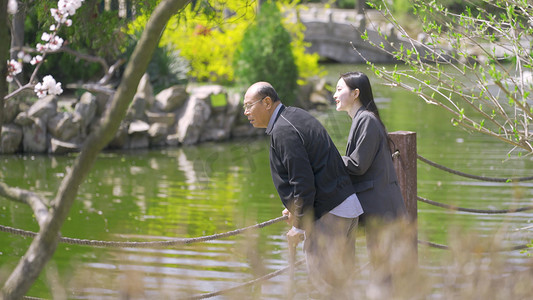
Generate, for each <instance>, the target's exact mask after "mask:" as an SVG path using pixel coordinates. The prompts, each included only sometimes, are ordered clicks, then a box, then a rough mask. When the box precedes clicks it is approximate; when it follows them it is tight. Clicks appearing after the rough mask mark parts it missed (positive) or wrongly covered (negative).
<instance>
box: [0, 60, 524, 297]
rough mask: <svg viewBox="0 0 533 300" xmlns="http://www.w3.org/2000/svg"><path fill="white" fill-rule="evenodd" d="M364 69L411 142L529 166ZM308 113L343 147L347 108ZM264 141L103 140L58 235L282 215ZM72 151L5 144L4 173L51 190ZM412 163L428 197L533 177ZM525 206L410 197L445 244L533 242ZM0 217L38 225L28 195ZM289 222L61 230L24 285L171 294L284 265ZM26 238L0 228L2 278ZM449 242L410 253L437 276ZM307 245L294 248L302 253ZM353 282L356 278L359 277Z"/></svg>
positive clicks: (58, 292)
mask: <svg viewBox="0 0 533 300" xmlns="http://www.w3.org/2000/svg"><path fill="white" fill-rule="evenodd" d="M326 67H327V70H328V73H329V75H328V81H329V82H330V83H331V84H332V85H334V84H335V83H336V80H337V78H338V77H337V76H338V74H340V73H341V72H344V71H350V70H355V69H358V70H363V71H366V68H365V66H354V65H329V66H326ZM367 74H369V75H371V74H370V73H369V72H367ZM371 80H372V81H373V89H374V94H375V97H376V98H377V100H378V106H379V109H380V113H381V114H382V118H383V120H384V123H385V124H386V126H387V128H388V130H389V131H390V132H392V131H398V130H402V131H414V132H416V134H417V149H418V153H419V154H420V155H422V156H424V157H426V158H428V159H430V160H432V161H435V162H437V163H439V164H442V165H445V166H447V167H449V168H452V169H456V170H460V171H463V172H466V173H470V174H474V175H479V176H490V177H521V176H531V170H532V168H533V161H532V159H530V158H525V159H524V158H522V159H512V160H507V159H506V158H507V152H508V151H509V147H508V146H507V145H505V144H502V143H501V142H499V141H496V140H494V139H491V138H489V137H485V136H482V135H480V134H476V133H469V132H466V131H464V130H462V129H459V128H456V127H453V126H452V124H451V122H450V116H449V115H446V113H445V112H444V111H442V110H439V109H438V108H436V107H433V106H430V105H427V104H425V103H423V102H422V101H421V100H419V99H417V98H416V97H415V96H413V95H411V94H409V93H407V92H403V91H397V90H393V89H390V88H388V87H386V86H384V85H380V84H379V81H378V80H377V79H375V78H373V77H371ZM317 116H318V118H319V119H320V120H321V121H322V122H323V124H324V125H325V126H326V128H327V129H328V131H329V133H330V134H331V136H332V138H333V140H334V142H335V144H336V145H337V147H338V148H339V150H340V152H341V153H343V152H344V148H345V143H346V138H347V135H348V130H349V127H350V119H349V118H348V116H347V115H346V114H345V113H338V112H335V111H334V107H333V105H332V106H331V109H330V110H328V111H324V112H320V113H317ZM268 142H269V141H268V139H267V138H265V137H258V138H251V139H241V140H236V141H231V142H226V143H217V144H213V143H207V144H202V145H198V146H191V147H180V148H166V149H154V150H143V151H128V152H124V151H123V152H105V153H102V154H101V155H100V157H99V159H98V160H97V162H96V164H95V165H94V168H93V169H92V171H91V173H90V174H89V176H88V178H87V179H86V181H85V183H84V184H83V185H82V186H81V189H80V192H79V195H78V197H77V200H76V202H75V204H74V205H73V207H72V209H71V212H70V216H69V217H68V220H67V221H66V222H65V224H64V226H63V229H62V235H63V236H65V237H72V238H79V239H90V240H103V241H117V242H118V241H127V240H129V241H159V240H169V239H173V238H191V237H199V236H205V235H212V234H216V233H223V232H227V231H231V230H235V229H239V228H242V227H245V226H249V225H253V224H257V223H260V222H264V221H267V220H271V219H274V218H277V217H279V216H280V214H281V211H282V209H283V208H282V206H281V202H280V200H279V198H278V197H277V193H276V191H275V189H274V187H273V184H272V180H271V177H270V170H269V163H268ZM74 158H75V154H73V155H69V156H45V155H41V156H39V155H15V156H0V161H1V163H0V181H2V182H6V183H7V184H9V185H12V186H18V187H21V188H24V189H29V190H32V191H40V192H42V193H43V194H44V196H46V197H48V198H52V197H53V195H54V193H55V191H56V189H57V188H58V186H59V183H60V180H61V179H62V178H63V177H64V175H65V168H66V167H67V166H69V164H71V163H72V161H73V160H74ZM417 171H418V195H419V196H421V197H424V198H428V199H431V200H434V201H438V202H442V203H447V204H452V205H456V206H461V207H468V208H477V209H507V208H511V207H521V206H526V205H531V204H532V203H531V202H532V199H533V195H532V194H533V193H532V191H533V189H532V186H533V182H522V183H494V182H484V181H478V180H472V179H466V178H463V177H459V176H457V175H453V174H450V173H447V172H444V171H440V170H438V169H435V168H433V167H429V166H428V165H426V164H424V163H422V162H420V161H419V162H418V170H417ZM532 217H533V214H532V212H522V213H513V214H506V215H500V214H491V215H486V214H470V213H462V212H456V211H451V210H446V209H443V208H439V207H435V206H431V205H428V204H425V203H420V202H419V204H418V235H419V238H420V239H422V240H427V241H431V242H436V243H441V244H448V243H449V241H450V234H451V233H453V232H459V233H456V235H458V236H464V237H466V238H471V237H476V238H477V237H479V238H481V239H492V238H493V237H495V236H498V237H499V238H498V242H499V243H501V246H502V247H510V246H515V245H523V244H526V243H528V242H529V241H531V239H532V231H531V229H529V230H527V229H523V230H520V229H521V228H524V227H527V226H530V225H531V223H530V222H531V220H532ZM0 225H6V226H11V227H15V228H21V229H24V230H29V231H37V230H38V225H37V223H36V222H35V220H34V218H33V217H32V212H31V210H30V209H29V208H28V207H26V206H24V205H21V204H17V203H12V202H9V201H7V200H5V199H0ZM452 228H458V229H459V231H454V230H452ZM287 229H288V228H287V225H286V224H285V223H284V222H279V223H275V224H273V225H270V226H267V227H265V228H262V229H257V230H252V231H249V232H247V233H246V234H242V235H238V236H235V237H230V238H224V239H218V240H213V241H208V242H203V243H193V244H189V245H183V246H172V247H167V248H134V247H130V248H97V247H92V246H84V245H76V244H66V243H61V244H60V245H59V246H58V248H57V252H56V254H55V255H54V258H53V260H52V261H51V262H50V263H49V264H48V265H47V268H46V271H44V272H43V274H42V275H41V277H40V278H39V280H38V281H37V282H36V284H35V285H34V286H33V287H32V289H31V290H30V292H29V293H28V295H29V296H33V297H41V298H48V299H51V298H54V299H61V298H62V296H64V295H67V298H69V299H116V298H120V295H121V294H120V292H119V291H128V293H129V294H130V296H131V297H130V298H132V299H135V298H138V299H179V298H182V297H186V296H191V295H199V294H202V293H209V292H216V291H219V290H222V289H227V288H230V287H233V286H237V285H239V284H241V283H244V282H246V281H249V280H252V279H254V278H257V277H260V276H262V275H264V274H267V273H270V272H274V271H276V270H279V269H282V268H284V267H286V266H287V261H288V253H287V252H288V251H287V246H286V242H285V238H284V234H285V232H286V231H287ZM360 234H361V235H363V234H364V233H363V232H361V233H360ZM30 242H31V239H30V238H24V237H20V236H17V235H13V234H9V233H4V232H0V282H4V281H5V279H6V276H7V275H8V274H9V272H10V271H11V270H12V269H13V268H14V266H15V265H16V263H17V262H18V259H19V258H20V257H21V255H23V254H24V253H25V251H26V249H27V247H28V245H29V244H30ZM357 249H358V256H359V260H360V262H361V264H364V263H365V262H366V261H368V258H367V254H366V248H365V241H364V238H359V239H358V242H357ZM448 253H449V251H448V250H441V249H434V248H428V247H427V246H423V245H419V265H420V267H421V269H422V270H424V271H425V272H427V273H428V274H429V275H430V277H435V278H439V276H441V275H442V273H445V272H446V271H443V270H445V269H443V268H445V266H447V265H449V264H451V262H452V259H451V258H450V256H449V254H448ZM302 257H303V255H302V253H301V250H300V251H298V259H300V258H302ZM503 258H504V260H505V268H504V269H503V271H502V272H504V273H505V274H508V273H509V272H513V271H516V270H521V269H523V268H525V267H526V266H527V265H529V264H530V258H529V257H528V256H527V254H526V253H521V251H518V250H515V251H506V252H503ZM365 272H366V271H364V272H362V274H365ZM504 273H502V274H501V275H502V276H504V275H505V274H504ZM304 277H305V269H304V268H303V267H300V268H298V272H297V279H298V280H299V281H303V280H304ZM437 281H438V280H437ZM286 282H287V274H286V273H284V274H282V275H279V276H276V277H273V278H271V279H269V280H268V281H264V282H263V284H262V285H258V286H256V287H254V288H250V287H247V288H244V289H241V290H239V291H235V292H234V294H229V296H219V297H214V299H217V298H218V299H234V298H236V297H240V298H244V299H251V298H254V299H284V298H285V295H286V292H287V284H286ZM356 284H357V285H360V286H363V287H364V286H365V285H366V279H365V277H364V276H363V277H361V279H360V280H359V281H357V283H356ZM440 284H441V286H442V285H444V284H445V283H442V282H441V283H440ZM435 290H436V291H435V292H432V293H431V294H432V297H433V298H439V297H441V298H442V297H444V296H443V294H442V293H439V291H438V288H435ZM124 293H125V292H124ZM439 295H440V296H439Z"/></svg>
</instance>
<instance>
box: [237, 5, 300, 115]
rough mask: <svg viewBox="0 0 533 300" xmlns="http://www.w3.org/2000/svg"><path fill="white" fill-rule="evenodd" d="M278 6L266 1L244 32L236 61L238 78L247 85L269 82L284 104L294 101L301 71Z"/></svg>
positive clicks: (240, 82)
mask: <svg viewBox="0 0 533 300" xmlns="http://www.w3.org/2000/svg"><path fill="white" fill-rule="evenodd" d="M281 19H282V16H281V13H280V11H279V9H278V7H277V6H276V4H275V3H272V2H270V1H269V2H265V3H264V4H263V5H262V7H261V9H260V12H259V14H258V15H257V19H256V21H255V23H254V24H252V25H251V26H250V27H249V28H248V29H247V30H246V32H245V33H244V37H243V39H242V42H241V44H240V47H239V48H238V49H237V52H236V54H235V60H234V67H235V77H236V80H237V82H238V83H239V84H242V85H245V86H248V85H250V84H252V83H254V82H257V81H268V82H270V83H271V84H272V85H273V86H274V87H275V88H276V90H277V92H278V94H279V96H280V98H281V99H282V100H283V101H284V103H286V104H288V105H290V104H292V103H293V101H294V97H295V92H296V88H297V79H298V70H297V67H296V64H295V61H294V56H293V54H292V50H291V36H290V34H289V33H288V31H287V30H286V29H285V27H283V25H282V24H281Z"/></svg>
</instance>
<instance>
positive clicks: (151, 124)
mask: <svg viewBox="0 0 533 300" xmlns="http://www.w3.org/2000/svg"><path fill="white" fill-rule="evenodd" d="M298 95H299V98H298V99H296V101H295V105H296V106H299V107H302V108H305V109H308V110H314V109H321V108H323V107H327V106H329V105H330V104H331V101H332V96H331V92H329V91H328V90H327V89H326V85H325V79H321V78H315V79H311V80H310V81H309V83H308V84H306V85H304V86H300V91H299V93H298ZM242 97H243V92H241V91H238V90H237V91H235V90H230V89H227V88H225V87H223V86H221V85H201V86H193V85H190V86H185V85H176V86H171V87H168V88H167V89H165V90H163V91H161V92H159V93H158V94H154V93H153V88H152V86H151V85H150V81H149V78H148V75H145V76H143V78H142V79H141V81H140V83H139V86H138V88H137V93H136V94H135V96H134V98H133V101H132V103H131V104H130V107H129V109H128V111H127V115H126V117H125V118H124V120H123V121H122V123H121V126H120V128H119V130H118V131H117V132H116V134H115V136H114V138H113V139H112V141H111V142H110V143H109V144H108V145H107V147H106V148H105V149H123V150H131V149H147V148H156V147H179V146H187V145H194V144H198V143H203V142H211V141H213V142H220V141H226V140H229V139H232V138H243V137H251V136H257V135H262V134H263V133H264V130H261V129H257V128H253V127H252V126H251V125H250V124H249V122H248V120H247V119H246V117H245V116H244V114H243V110H242ZM110 101H111V95H109V94H105V93H97V92H93V93H91V92H88V91H87V92H85V93H83V94H82V95H81V96H80V97H79V98H78V97H72V96H59V97H58V96H54V95H49V96H47V97H44V98H42V99H39V100H37V101H36V102H35V103H31V102H24V101H18V100H8V101H7V102H6V108H5V109H4V122H5V124H4V125H3V126H2V135H1V138H0V153H3V154H13V153H50V154H65V153H68V152H77V151H80V150H81V148H82V147H83V142H84V141H85V140H86V138H87V136H88V135H89V134H90V133H91V132H92V131H93V130H94V129H95V127H96V126H98V123H99V121H100V119H101V118H102V116H103V113H104V111H105V110H106V108H107V106H108V105H109V102H110Z"/></svg>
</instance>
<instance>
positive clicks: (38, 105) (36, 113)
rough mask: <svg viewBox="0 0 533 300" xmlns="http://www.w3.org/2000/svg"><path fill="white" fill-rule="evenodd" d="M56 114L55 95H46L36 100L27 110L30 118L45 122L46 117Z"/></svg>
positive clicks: (46, 120)
mask: <svg viewBox="0 0 533 300" xmlns="http://www.w3.org/2000/svg"><path fill="white" fill-rule="evenodd" d="M56 114H57V96H55V95H48V96H46V97H44V98H42V99H39V100H37V102H35V103H34V104H33V105H32V106H31V107H30V109H29V110H28V117H29V118H31V119H37V118H39V119H42V121H43V122H44V123H45V124H46V122H48V119H49V118H51V117H53V116H55V115H56Z"/></svg>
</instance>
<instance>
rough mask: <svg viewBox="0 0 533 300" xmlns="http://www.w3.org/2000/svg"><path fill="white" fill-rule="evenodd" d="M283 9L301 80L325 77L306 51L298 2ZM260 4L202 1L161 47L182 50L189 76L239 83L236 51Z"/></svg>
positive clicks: (173, 25)
mask: <svg viewBox="0 0 533 300" xmlns="http://www.w3.org/2000/svg"><path fill="white" fill-rule="evenodd" d="M277 3H278V7H280V9H283V17H281V20H282V22H283V25H284V26H285V28H286V29H287V30H288V31H289V33H290V35H291V48H292V52H293V56H294V59H295V62H296V65H297V66H298V70H299V78H300V79H302V80H305V79H306V78H309V77H312V76H316V75H319V74H321V72H323V71H322V69H321V68H320V66H319V65H318V60H319V56H318V55H317V54H309V53H306V52H305V48H306V46H307V43H306V42H304V35H303V33H304V31H305V28H304V26H303V25H302V24H301V22H294V20H295V19H296V18H294V13H295V11H296V9H297V8H298V5H297V4H298V1H297V0H296V1H292V2H291V1H289V0H283V1H279V2H277ZM256 8H257V3H256V2H249V1H248V0H224V1H215V2H212V1H208V0H204V1H198V2H195V3H194V5H190V6H188V7H187V8H186V9H184V10H183V11H182V13H181V14H180V15H179V16H178V15H177V16H175V17H174V18H173V19H171V20H170V22H169V24H168V27H167V28H168V29H167V30H166V31H165V33H164V34H163V36H162V38H161V45H162V46H163V45H164V46H168V47H170V48H172V49H175V50H179V51H180V55H181V56H183V57H184V58H186V59H187V60H188V61H189V64H190V72H189V77H191V78H193V79H194V80H196V81H199V82H216V83H221V84H226V85H231V84H233V83H234V82H235V74H234V72H235V70H234V68H233V67H234V65H233V64H232V61H234V55H235V51H236V49H237V46H238V45H240V43H241V40H242V38H243V36H244V32H245V30H246V29H247V28H248V27H249V26H250V24H251V23H252V22H253V21H254V19H255V17H256ZM147 18H148V15H146V14H142V15H141V16H139V17H137V18H136V20H135V21H134V22H132V23H131V24H130V25H129V27H128V30H127V33H129V34H131V33H132V32H135V31H139V30H142V28H143V27H144V24H145V23H146V20H147Z"/></svg>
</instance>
